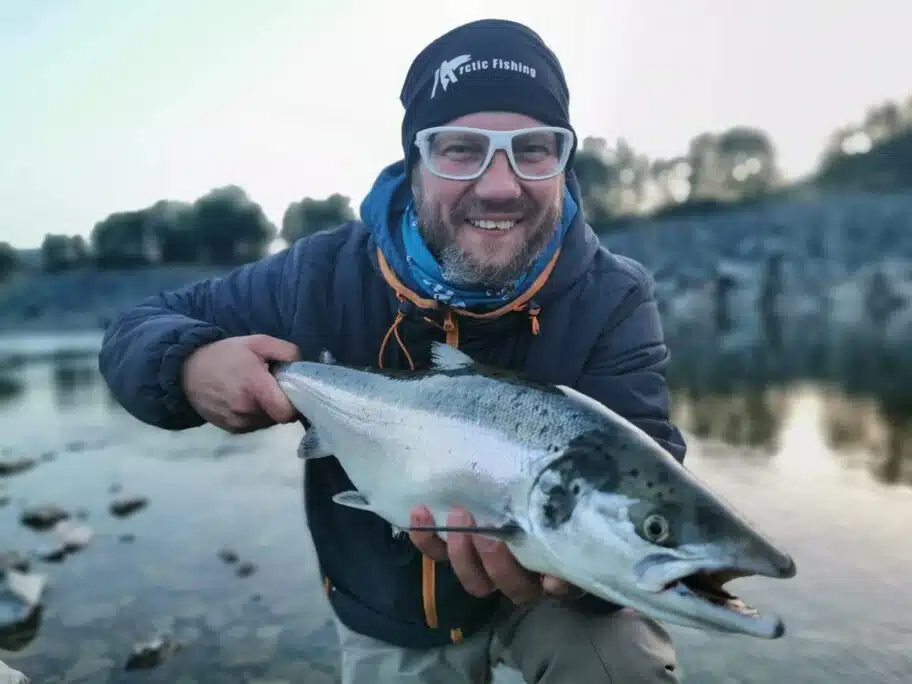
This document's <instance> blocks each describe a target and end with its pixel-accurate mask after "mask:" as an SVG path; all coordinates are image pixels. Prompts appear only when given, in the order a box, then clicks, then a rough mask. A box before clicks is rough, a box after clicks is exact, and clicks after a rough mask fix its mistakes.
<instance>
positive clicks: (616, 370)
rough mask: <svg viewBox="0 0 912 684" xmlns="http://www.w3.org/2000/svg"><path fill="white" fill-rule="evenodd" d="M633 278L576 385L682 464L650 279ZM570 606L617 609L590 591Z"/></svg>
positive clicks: (680, 441) (681, 443)
mask: <svg viewBox="0 0 912 684" xmlns="http://www.w3.org/2000/svg"><path fill="white" fill-rule="evenodd" d="M637 276H638V277H637V279H636V281H635V282H634V284H633V285H632V286H630V288H629V291H628V293H627V295H626V296H625V297H624V299H623V300H622V301H621V303H620V304H619V305H618V307H617V308H616V309H615V311H614V313H613V315H612V316H611V317H610V320H609V323H608V325H607V326H606V328H605V330H603V332H602V334H601V337H600V340H599V344H598V346H597V347H596V348H595V350H594V351H593V353H592V355H591V356H590V358H589V359H588V361H587V363H586V365H585V367H584V370H583V374H582V376H581V378H580V380H579V382H578V384H577V389H578V390H579V391H580V392H583V393H584V394H586V395H588V396H590V397H592V398H594V399H597V400H598V401H600V402H601V403H603V404H605V406H607V407H608V408H610V409H611V410H613V411H615V412H617V413H618V414H620V415H622V416H624V417H625V418H626V419H627V420H629V421H630V422H632V423H633V424H635V425H636V426H638V427H639V428H640V429H641V430H643V431H644V432H645V433H647V434H648V435H649V436H651V437H652V438H653V439H654V440H656V441H657V442H658V443H659V444H661V445H662V446H663V447H664V448H665V449H666V450H667V451H668V452H669V453H670V454H671V455H672V456H673V457H674V458H675V459H676V460H677V461H679V462H683V461H684V455H685V452H686V450H687V447H686V444H685V442H684V437H683V435H682V434H681V431H680V430H679V429H678V428H677V427H676V426H674V425H673V424H672V423H671V420H670V417H669V412H670V403H671V401H670V392H669V389H668V384H667V382H666V380H665V369H666V367H667V365H668V361H669V358H670V355H669V351H668V348H667V347H666V345H665V339H664V334H663V332H662V323H661V318H660V315H659V310H658V306H657V303H656V300H655V295H654V291H653V281H652V278H651V277H650V276H649V274H648V273H646V272H645V271H644V270H641V271H639V273H637ZM576 606H577V608H578V609H579V610H582V611H584V612H589V613H610V612H613V611H616V610H618V609H619V606H617V605H616V604H614V603H611V602H609V601H605V600H603V599H601V598H599V597H597V596H594V595H592V594H586V595H584V596H583V597H582V598H581V599H579V600H578V601H577V602H576Z"/></svg>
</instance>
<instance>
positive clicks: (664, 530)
mask: <svg viewBox="0 0 912 684" xmlns="http://www.w3.org/2000/svg"><path fill="white" fill-rule="evenodd" d="M642 529H643V537H644V538H645V539H646V541H649V542H652V543H653V544H661V543H663V542H665V541H667V540H668V538H669V537H670V536H671V526H670V525H669V524H668V520H667V519H666V518H665V516H662V515H659V514H658V513H651V514H650V515H647V516H646V518H645V519H644V520H643V528H642Z"/></svg>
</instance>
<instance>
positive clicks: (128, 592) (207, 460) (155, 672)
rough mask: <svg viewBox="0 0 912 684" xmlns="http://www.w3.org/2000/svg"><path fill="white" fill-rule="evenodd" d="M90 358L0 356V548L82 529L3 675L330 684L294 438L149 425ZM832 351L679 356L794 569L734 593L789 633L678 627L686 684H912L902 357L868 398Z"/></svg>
mask: <svg viewBox="0 0 912 684" xmlns="http://www.w3.org/2000/svg"><path fill="white" fill-rule="evenodd" d="M96 343H97V338H93V337H92V336H88V337H83V338H74V337H72V336H53V335H50V336H43V337H42V338H40V339H39V338H35V339H30V338H28V337H19V338H6V339H5V341H0V356H3V355H4V354H6V355H10V354H12V355H16V354H20V357H19V359H18V361H15V362H7V363H6V365H5V366H3V367H0V461H2V460H3V459H6V460H7V461H8V462H11V461H13V460H15V459H16V458H18V457H20V456H24V457H29V458H35V459H37V461H36V465H35V466H34V467H31V468H29V469H27V470H24V471H23V472H20V473H17V474H12V475H9V476H7V477H0V502H3V501H5V505H3V506H2V507H0V553H3V552H4V551H18V552H20V553H22V554H25V555H28V554H31V553H35V554H41V553H43V550H46V549H47V544H48V540H49V533H48V532H37V531H34V530H32V529H30V528H28V527H26V526H23V525H21V524H20V522H19V516H20V514H21V512H22V510H23V509H24V508H25V507H27V506H34V505H39V504H55V505H57V506H59V507H61V508H63V509H65V510H67V511H70V512H72V514H73V516H74V518H73V519H74V520H76V521H79V523H80V524H84V525H88V526H89V527H90V528H91V529H92V530H93V532H94V536H93V537H92V539H91V540H90V541H89V543H88V545H87V546H86V547H85V548H83V549H82V550H80V551H77V552H75V553H72V554H70V555H67V556H66V557H65V558H64V560H63V561H62V562H48V561H44V560H41V559H40V558H37V557H35V558H32V559H31V567H32V570H33V571H37V572H40V573H43V574H46V576H47V577H48V586H47V589H46V591H45V596H44V599H43V608H42V611H41V612H40V614H39V615H37V616H36V617H35V618H33V619H32V620H31V621H30V622H28V623H26V624H24V625H19V626H18V628H17V629H15V630H9V629H7V630H4V631H2V632H0V660H2V661H5V662H7V663H8V664H9V665H11V666H12V667H15V668H17V669H19V670H22V671H23V672H25V673H26V674H28V675H30V676H31V677H32V681H33V682H42V683H43V684H52V683H53V682H73V683H75V682H87V683H88V682H91V683H92V684H103V683H105V682H108V683H115V682H138V681H143V682H149V683H151V682H163V683H164V682H168V683H169V684H192V683H194V682H200V683H202V682H206V683H207V684H209V683H212V684H218V683H220V682H224V683H228V682H231V683H232V684H236V683H238V682H259V683H260V684H266V683H267V682H269V683H272V684H279V683H281V682H288V683H291V682H308V684H320V683H321V682H334V681H336V660H337V650H336V649H337V647H336V643H335V633H334V631H333V629H332V627H331V624H330V623H329V621H328V609H327V605H326V603H325V599H324V597H323V593H322V590H321V587H320V585H319V581H318V580H317V578H316V577H315V573H314V568H315V562H314V556H313V551H312V549H311V546H310V541H309V537H308V534H307V530H306V526H305V521H304V517H303V509H302V498H301V488H300V481H301V463H300V462H299V460H298V459H297V458H296V457H295V454H294V450H295V446H296V441H297V439H298V438H299V436H300V427H299V426H296V425H295V426H281V427H277V428H273V429H270V430H266V431H263V432H260V433H255V434H251V435H245V436H230V435H227V434H225V433H222V432H220V431H218V430H216V429H213V428H211V427H208V426H207V427H203V428H200V429H196V430H190V431H186V432H183V433H168V432H164V431H158V430H155V429H152V428H149V427H147V426H144V425H142V424H140V423H139V422H137V421H136V420H134V419H132V418H131V417H130V416H129V415H127V414H126V413H125V412H124V411H123V410H122V409H120V408H119V407H118V406H117V405H116V404H115V403H114V402H113V401H112V400H111V398H110V397H109V395H108V393H107V390H106V388H105V386H104V383H103V382H102V381H101V379H100V377H99V375H98V373H97V370H96V365H95V364H96V361H95V358H94V356H93V355H92V350H93V345H94V344H96ZM4 345H5V346H4ZM824 346H825V348H814V347H809V348H807V349H805V350H804V351H801V352H799V351H794V352H788V353H786V352H783V351H782V350H781V349H780V350H779V352H778V354H779V357H777V358H786V359H788V360H790V361H789V363H788V364H785V365H782V364H779V365H776V364H775V363H771V362H770V358H772V357H771V356H770V353H769V352H768V343H766V342H762V341H757V342H748V343H743V342H742V343H741V344H740V346H738V345H736V348H734V349H733V348H732V347H731V345H729V346H728V347H725V348H722V347H721V346H719V345H717V346H716V347H713V345H712V343H708V342H706V341H699V340H698V341H694V340H692V339H691V340H690V342H688V343H685V340H684V339H683V338H682V340H681V341H680V342H676V343H673V349H674V350H675V357H674V361H673V364H672V369H673V370H672V373H671V382H672V385H673V388H674V406H675V416H676V418H677V419H678V420H679V421H680V423H681V425H682V426H684V427H685V429H686V430H687V431H688V434H689V438H690V443H691V452H690V456H689V457H688V461H687V463H688V466H689V467H690V468H692V469H693V470H694V471H695V472H696V473H697V474H698V475H699V476H701V477H703V478H705V479H706V480H707V481H708V482H709V483H711V484H712V485H714V486H715V487H716V488H717V489H718V490H719V491H720V492H721V493H722V494H723V495H726V496H727V497H728V498H729V499H731V500H733V501H735V502H736V503H737V504H738V506H739V507H740V508H741V509H742V510H743V511H744V512H745V514H746V515H747V516H748V517H750V518H752V519H753V520H754V521H756V522H757V523H758V524H759V525H760V526H761V527H762V528H763V529H764V530H766V531H767V532H768V533H770V534H771V535H773V536H774V537H775V538H777V539H778V540H779V541H780V542H781V543H782V544H783V545H784V546H785V547H786V548H788V549H789V550H790V551H792V552H793V554H794V556H795V558H796V561H797V564H798V575H797V577H796V578H795V579H793V580H790V581H786V582H781V581H774V580H765V579H763V578H754V579H746V580H738V581H737V582H735V583H734V584H733V585H732V586H733V587H735V588H736V590H737V591H738V593H740V594H741V595H742V596H743V597H744V598H745V599H746V600H747V601H748V602H749V603H751V604H752V605H756V606H758V607H760V608H761V609H763V610H764V611H768V612H775V613H779V614H781V615H782V616H783V617H784V618H785V621H786V624H787V633H786V635H785V637H784V638H782V639H780V640H776V641H764V640H759V639H752V638H748V637H740V636H731V635H719V634H709V633H703V632H698V631H695V630H690V629H685V628H676V627H672V628H671V630H672V633H673V635H674V638H675V641H676V644H677V646H678V650H679V655H680V659H681V662H682V668H683V671H684V673H685V681H686V682H687V683H688V684H696V683H699V684H722V683H723V682H726V683H727V682H744V683H749V684H783V683H785V682H789V683H794V684H812V683H813V684H818V683H819V684H824V683H826V684H839V683H845V684H848V683H849V682H851V683H852V684H856V683H858V682H865V684H887V683H892V682H896V683H898V682H908V681H910V680H912V592H910V591H909V586H908V585H909V580H910V578H912V542H910V539H912V537H910V534H909V525H910V523H912V468H910V467H909V460H910V455H909V454H910V453H912V448H905V443H906V442H907V441H908V440H907V439H906V437H907V434H906V427H905V426H904V425H903V423H904V417H905V416H906V415H907V412H906V411H905V410H904V409H903V408H902V402H901V401H900V398H901V396H900V394H898V390H897V389H896V386H897V385H896V378H897V377H902V374H903V372H904V371H905V370H908V368H912V361H910V363H909V366H902V365H901V364H900V365H893V366H890V368H889V369H887V370H884V371H883V372H882V373H881V376H884V377H883V382H884V383H886V385H888V386H889V387H888V389H887V390H884V392H882V393H878V388H877V383H875V382H873V380H871V379H872V378H874V379H876V378H877V377H880V376H877V374H874V373H871V372H870V369H869V370H868V371H865V368H866V367H865V366H864V364H860V362H859V361H858V359H859V358H869V357H871V356H872V354H875V353H876V350H874V351H871V350H868V351H867V352H865V351H864V350H862V351H861V352H858V351H857V350H855V351H852V350H849V351H846V350H845V349H844V348H840V349H836V350H835V351H834V350H833V349H831V348H830V347H832V344H831V345H830V346H829V347H827V346H826V345H824ZM821 349H822V350H821ZM36 350H37V351H39V352H40V353H36ZM67 350H70V353H66V352H67ZM23 351H29V352H30V353H31V354H32V356H31V357H30V358H25V357H22V356H21V353H22V352H23ZM802 354H804V356H802ZM865 354H867V356H865ZM821 355H823V356H825V357H826V359H828V362H827V363H823V364H821V362H820V356H821ZM805 356H806V357H807V358H806V363H805V362H802V361H800V359H802V358H805ZM796 359H798V360H797V361H796ZM803 363H804V364H805V365H808V364H812V365H814V368H815V369H816V370H815V371H814V372H809V371H808V372H805V370H804V366H803V365H802V364H803ZM821 368H823V369H824V370H823V371H821V370H820V369H821ZM775 369H778V370H775ZM774 370H775V372H774ZM859 374H860V377H862V378H863V379H867V380H868V381H870V382H868V384H865V382H860V381H857V380H852V378H857V377H859ZM891 378H892V380H893V382H892V384H890V382H889V380H890V379H891ZM872 383H873V384H872ZM910 394H912V393H910ZM884 397H886V399H885V398H884ZM128 495H135V496H139V497H144V498H145V499H146V500H147V501H148V505H146V506H145V507H144V508H142V509H141V510H139V511H137V512H135V513H134V514H132V515H130V516H127V517H116V516H113V515H112V514H111V513H110V512H109V508H108V506H109V503H110V502H111V501H112V499H114V498H115V497H122V496H128ZM229 551H230V552H232V553H231V554H229V553H227V552H229ZM230 555H233V556H236V560H235V559H234V558H229V556H230ZM229 561H231V562H229ZM158 635H171V636H173V638H174V639H175V640H176V642H177V643H180V644H181V647H180V648H179V649H177V650H175V651H174V652H173V653H170V655H169V657H167V658H165V659H164V660H163V662H162V663H161V664H160V665H158V666H157V667H155V668H152V669H147V670H141V671H135V670H126V669H125V663H126V662H127V659H128V657H129V656H130V653H131V650H132V649H133V648H134V646H135V645H136V644H137V643H140V642H144V641H148V640H150V639H153V638H155V637H156V636H158Z"/></svg>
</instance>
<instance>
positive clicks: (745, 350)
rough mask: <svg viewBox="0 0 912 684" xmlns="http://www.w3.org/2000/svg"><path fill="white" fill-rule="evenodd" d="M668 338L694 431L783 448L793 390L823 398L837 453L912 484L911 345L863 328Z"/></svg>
mask: <svg viewBox="0 0 912 684" xmlns="http://www.w3.org/2000/svg"><path fill="white" fill-rule="evenodd" d="M694 332H695V331H689V334H688V335H687V337H680V338H674V337H672V338H671V339H670V340H669V344H670V346H671V348H672V355H673V363H672V364H671V367H670V372H669V383H670V385H671V387H672V392H673V397H674V401H673V411H674V418H675V420H676V421H677V422H678V424H679V425H680V426H681V427H682V428H684V429H686V430H687V431H689V432H691V433H692V434H694V435H696V436H699V437H702V438H707V439H714V440H720V441H723V442H725V443H727V444H732V445H739V446H744V447H750V448H752V449H756V450H759V451H763V452H769V453H772V452H775V451H776V450H777V449H778V448H779V447H780V443H779V437H780V434H781V431H782V426H783V423H784V422H785V421H786V420H787V419H788V417H789V415H790V414H791V412H793V411H794V410H795V395H796V394H799V395H802V396H804V395H806V394H807V393H808V392H811V393H813V395H814V396H815V398H816V400H817V401H819V403H820V406H821V410H820V421H819V425H818V426H817V430H818V431H819V433H820V435H821V436H822V437H823V439H824V440H825V442H826V444H827V445H828V447H829V448H830V450H831V451H832V452H833V453H834V455H835V456H836V457H838V458H841V459H843V460H844V461H845V462H847V463H852V464H862V465H864V466H865V467H867V468H868V469H869V470H870V472H871V473H872V474H873V475H874V476H875V477H876V478H877V479H878V480H880V481H882V482H885V483H890V484H905V485H910V484H912V449H910V446H908V445H909V441H910V440H909V437H912V348H910V349H908V350H906V349H898V348H897V347H895V346H892V345H881V344H878V343H877V339H876V338H871V337H866V336H863V335H858V334H848V335H842V336H838V337H837V336H831V337H829V338H825V339H820V338H815V336H814V335H812V334H808V335H805V336H803V337H795V338H794V339H793V340H791V342H792V343H791V344H790V346H789V347H788V348H787V349H786V348H783V347H779V348H773V347H770V345H769V344H768V343H767V338H765V337H764V338H761V339H755V340H751V339H740V340H738V343H736V344H729V345H727V346H725V345H723V344H722V343H721V338H720V337H718V336H715V335H706V336H704V337H702V338H701V337H700V336H698V335H695V334H693V333H694Z"/></svg>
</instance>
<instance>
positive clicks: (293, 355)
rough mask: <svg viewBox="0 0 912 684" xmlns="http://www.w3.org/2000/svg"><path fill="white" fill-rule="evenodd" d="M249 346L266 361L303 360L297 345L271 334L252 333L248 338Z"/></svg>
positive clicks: (289, 361)
mask: <svg viewBox="0 0 912 684" xmlns="http://www.w3.org/2000/svg"><path fill="white" fill-rule="evenodd" d="M247 347H248V348H249V349H250V351H252V352H253V353H254V354H256V355H257V356H259V357H260V358H261V359H263V360H264V361H286V362H288V363H291V362H292V361H300V360H301V352H300V350H299V349H298V347H297V345H294V344H292V343H291V342H286V341H285V340H280V339H277V338H275V337H270V336H269V335H251V336H250V337H248V338H247Z"/></svg>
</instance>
